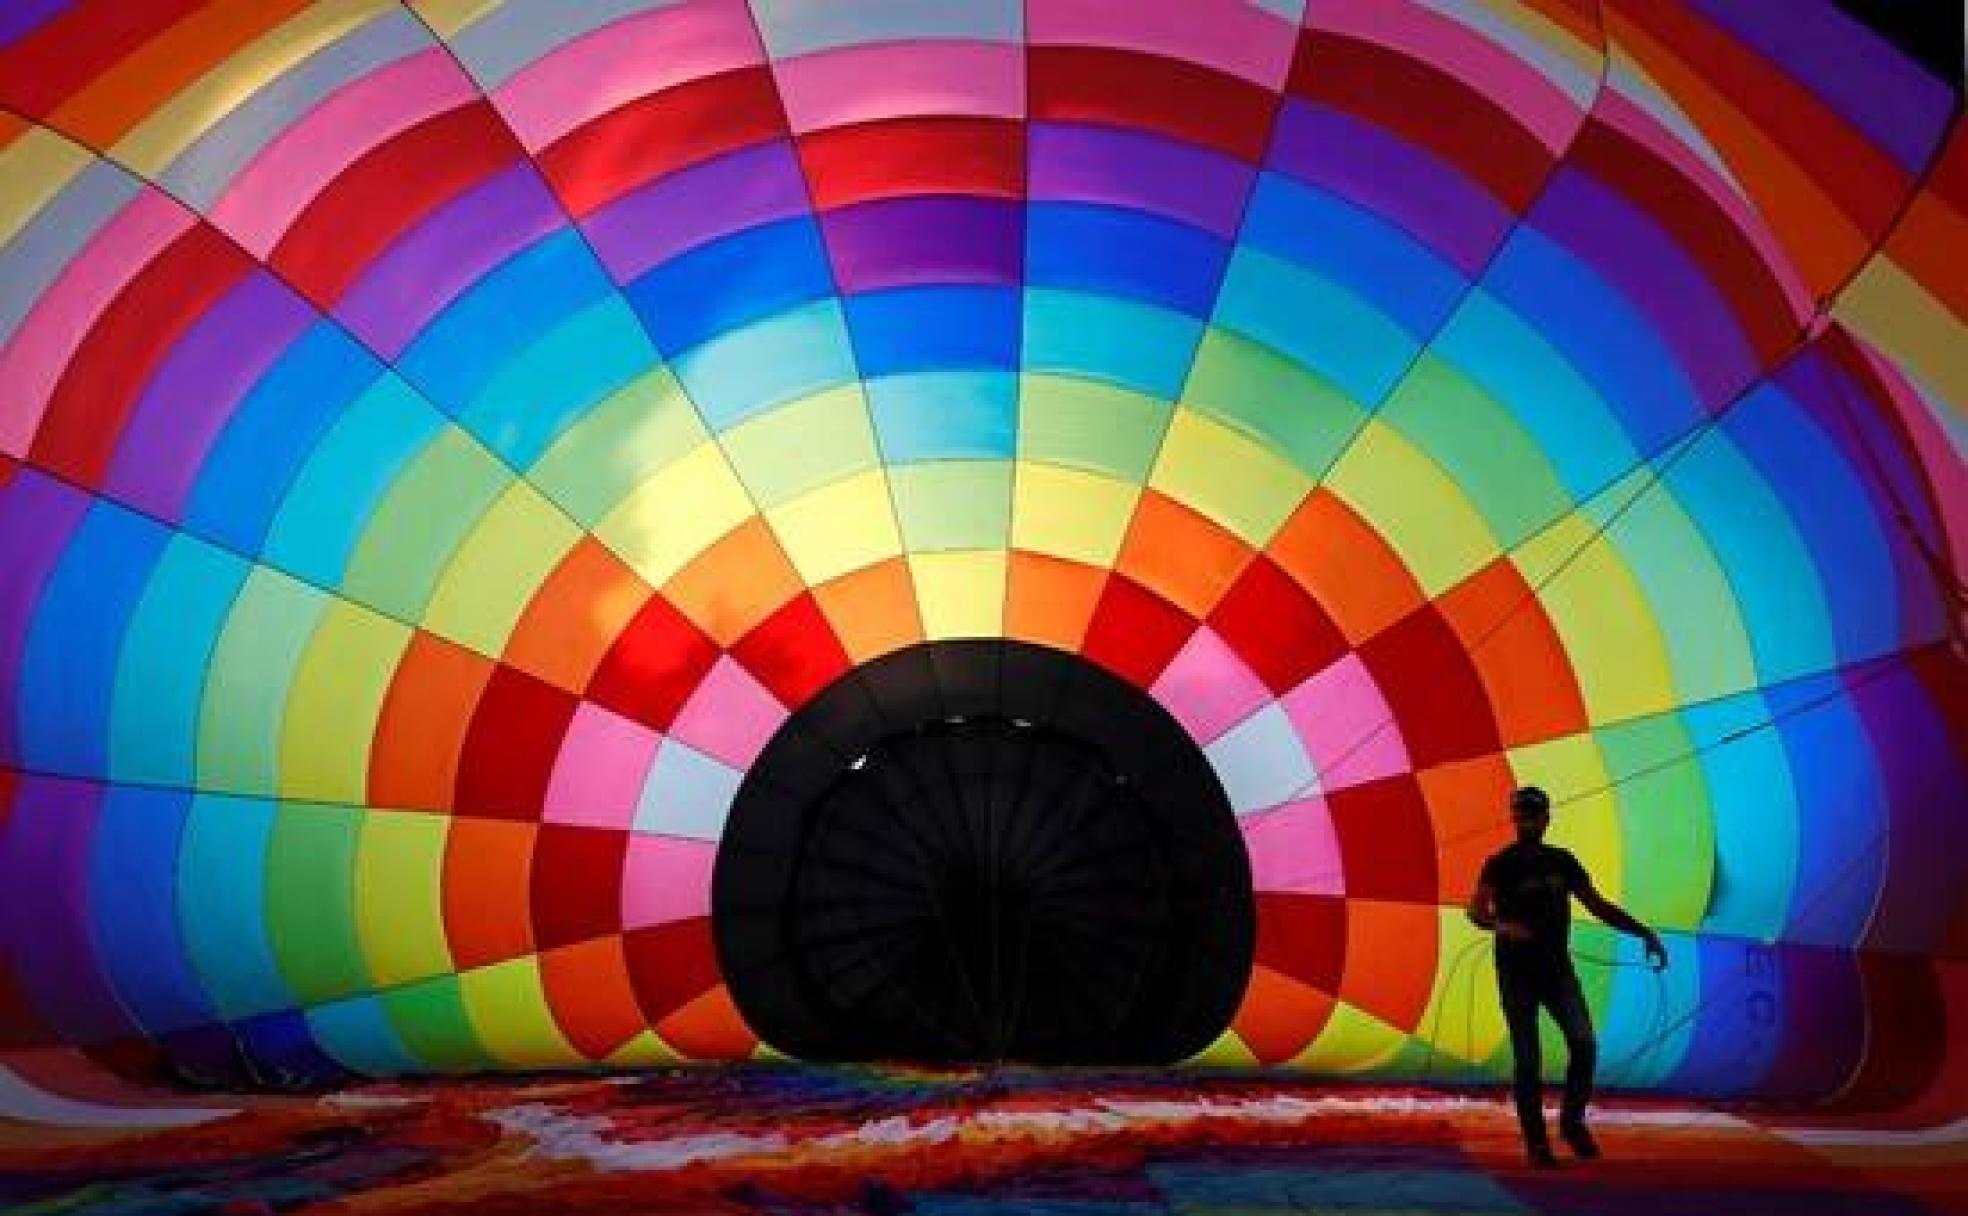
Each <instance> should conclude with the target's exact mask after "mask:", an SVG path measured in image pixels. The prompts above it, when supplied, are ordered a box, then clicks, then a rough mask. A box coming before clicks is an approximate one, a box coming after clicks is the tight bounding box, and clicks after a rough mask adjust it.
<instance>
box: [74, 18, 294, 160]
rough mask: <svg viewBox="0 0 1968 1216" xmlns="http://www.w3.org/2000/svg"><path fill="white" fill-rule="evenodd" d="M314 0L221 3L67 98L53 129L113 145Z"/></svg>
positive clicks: (172, 29) (93, 142) (175, 27)
mask: <svg viewBox="0 0 1968 1216" xmlns="http://www.w3.org/2000/svg"><path fill="white" fill-rule="evenodd" d="M307 3H308V0H217V2H216V3H212V4H209V5H206V6H205V7H203V8H201V9H198V10H197V11H195V12H193V13H192V14H190V15H189V16H187V17H186V18H185V19H184V20H182V21H179V22H178V23H176V24H175V25H173V26H171V27H170V28H169V29H166V30H165V31H164V32H162V33H160V34H158V35H157V37H155V38H152V39H151V40H150V41H148V42H146V43H144V44H143V45H142V46H141V47H138V48H137V50H136V51H134V52H133V53H131V54H130V55H128V56H127V57H125V58H124V59H122V60H121V61H119V62H118V63H117V64H116V66H114V67H112V68H110V69H109V70H107V71H105V72H104V73H103V74H102V75H100V76H98V77H96V79H95V80H93V81H91V82H90V83H89V84H88V86H87V87H85V88H84V89H82V91H81V92H79V93H77V94H75V95H74V96H73V97H70V98H69V99H68V100H66V101H64V102H63V103H62V104H61V105H60V106H59V107H58V108H56V110H55V111H54V113H53V114H51V115H49V125H51V126H55V127H60V128H62V129H64V130H68V131H73V132H74V133H75V134H76V135H77V136H78V137H80V138H81V139H82V140H83V141H84V142H86V143H88V144H91V145H93V146H95V147H98V148H107V147H109V146H110V145H111V144H114V143H115V142H116V141H117V140H119V139H121V138H123V136H125V135H127V134H129V132H130V131H131V130H132V129H134V128H135V127H136V126H137V124H138V123H140V122H142V121H143V120H144V119H146V118H148V117H150V115H151V113H152V112H153V111H155V110H157V109H159V108H161V107H162V106H164V105H165V104H166V103H167V102H169V101H170V100H171V98H173V97H175V96H176V95H177V94H178V93H180V92H182V91H183V90H184V89H186V88H187V87H189V86H190V85H191V84H192V83H193V82H194V81H196V80H197V79H198V78H199V77H201V76H203V75H205V74H206V73H207V72H209V71H211V70H212V69H213V68H215V67H217V66H218V65H219V64H220V63H222V62H224V61H225V59H226V58H227V57H228V56H230V55H232V54H233V53H234V52H236V51H238V50H239V49H240V48H241V47H243V46H245V45H246V44H247V43H249V42H252V41H254V40H255V39H257V38H259V37H260V36H261V35H262V34H264V33H266V32H267V31H268V30H271V29H273V28H274V27H275V26H277V25H279V24H281V23H282V22H284V21H286V20H287V19H288V18H289V17H291V16H293V15H294V14H295V13H298V12H300V11H301V10H302V9H304V8H306V7H307Z"/></svg>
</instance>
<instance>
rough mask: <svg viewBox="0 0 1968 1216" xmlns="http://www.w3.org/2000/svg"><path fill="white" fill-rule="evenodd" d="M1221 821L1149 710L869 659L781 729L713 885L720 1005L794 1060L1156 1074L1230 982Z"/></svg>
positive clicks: (947, 655)
mask: <svg viewBox="0 0 1968 1216" xmlns="http://www.w3.org/2000/svg"><path fill="white" fill-rule="evenodd" d="M1249 892H1250V870H1249V861H1248V859H1247V857H1246V855H1245V853H1244V849H1243V844H1242V840H1241V838H1240V836H1239V835H1238V832H1237V827H1236V820H1235V816H1234V815H1233V813H1232V811H1231V808H1230V805H1229V801H1228V799H1227V797H1226V796H1225V795H1224V792H1223V789H1222V787H1221V785H1220V784H1219V783H1218V782H1217V780H1216V776H1215V774H1214V772H1213V771H1212V770H1211V768H1210V766H1209V764H1208V762H1207V760H1206V759H1205V758H1204V757H1203V755H1202V753H1201V752H1200V751H1199V750H1198V749H1197V748H1196V746H1195V744H1194V743H1193V742H1191V741H1190V739H1189V737H1188V735H1187V734H1186V732H1184V731H1183V730H1182V728H1181V727H1180V726H1179V725H1178V724H1177V723H1176V722H1175V721H1174V720H1173V719H1171V718H1169V717H1168V715H1167V714H1166V712H1165V711H1163V710H1162V709H1161V708H1160V707H1159V706H1158V705H1156V704H1155V703H1154V702H1153V701H1152V700H1150V699H1149V698H1148V697H1147V696H1146V695H1145V694H1143V693H1141V692H1140V691H1138V690H1136V689H1135V688H1133V687H1132V686H1131V685H1128V684H1126V683H1124V682H1123V681H1121V680H1119V679H1118V678H1116V677H1114V676H1112V675H1110V674H1108V673H1107V672H1105V671H1103V670H1101V669H1099V668H1096V667H1093V666H1092V665H1090V664H1088V663H1086V662H1084V661H1082V660H1080V659H1077V658H1075V657H1073V656H1070V655H1065V654H1061V653H1059V652H1055V651H1050V650H1046V649H1043V648H1040V647H1034V646H1028V645H1024V644H1020V643H1008V642H997V641H988V642H986V641H980V642H948V643H932V644H929V645H925V646H919V647H915V648H913V649H911V650H909V651H904V652H901V653H900V654H897V655H891V656H888V657H886V658H884V659H881V660H877V661H876V662H875V663H873V664H869V665H867V666H865V667H863V668H861V669H859V670H857V671H856V672H854V673H852V674H851V675H849V676H847V677H845V678H843V679H842V680H841V681H839V682H838V683H836V684H835V685H834V686H832V687H830V688H828V689H826V690H824V691H823V692H822V693H820V694H819V695H818V696H817V697H815V698H814V699H813V701H811V702H809V703H808V704H807V706H805V707H804V708H803V709H801V710H800V711H799V712H798V713H796V714H794V715H793V717H792V718H791V719H789V720H788V722H787V723H786V725H785V726H784V727H782V729H781V731H780V733H779V735H778V736H777V737H775V739H774V740H773V742H772V743H771V745H769V746H768V747H767V749H766V751H765V753H764V754H763V755H762V756H761V757H760V761H759V763H758V764H756V765H755V766H754V767H753V770H752V773H751V776H750V777H749V778H748V779H747V781H746V784H745V786H744V788H743V789H741V790H740V791H739V794H738V798H737V800H736V802H735V803H734V806H733V809H732V816H731V821H730V824H729V825H728V826H727V829H726V834H725V837H724V843H723V845H722V846H721V847H720V850H719V854H718V862H717V871H716V876H715V880H714V884H713V915H714V926H715V932H716V938H717V945H718V952H719V957H720V963H721V965H722V968H723V971H724V975H725V978H726V981H727V983H728V984H729V985H730V988H731V993H732V997H733V999H734V1000H735V1001H736V1002H737V1004H738V1007H739V1009H740V1010H741V1012H743V1014H744V1015H745V1017H746V1019H747V1021H748V1022H749V1023H750V1024H751V1026H752V1028H753V1029H754V1030H755V1031H756V1032H757V1033H758V1034H759V1035H760V1037H761V1038H763V1039H764V1040H765V1041H766V1042H768V1043H770V1044H771V1045H772V1046H773V1047H775V1048H777V1049H778V1050H780V1051H783V1052H786V1053H787V1054H790V1055H794V1056H799V1057H802V1058H807V1059H826V1060H898V1059H899V1060H915V1061H922V1062H931V1063H981V1062H997V1061H1019V1062H1026V1063H1035V1064H1061V1065H1065V1064H1124V1063H1125V1064H1166V1063H1173V1062H1175V1061H1177V1060H1180V1059H1183V1058H1185V1057H1187V1056H1190V1055H1193V1054H1194V1053H1196V1052H1197V1051H1200V1050H1201V1049H1202V1048H1204V1047H1206V1046H1207V1045H1208V1044H1209V1043H1210V1042H1211V1041H1212V1040H1213V1039H1215V1038H1216V1037H1217V1035H1219V1034H1220V1033H1221V1032H1222V1030H1223V1028H1224V1027H1225V1026H1226V1025H1227V1024H1228V1023H1229V1019H1230V1016H1231V1014H1232V1013H1233V1012H1234V1009H1235V1007H1236V1004H1237V1001H1238V999H1239V998H1240V997H1241V996H1242V994H1243V990H1244V986H1245V983H1246V980H1247V979H1248V975H1249V970H1250V961H1251V953H1252V948H1253V940H1254V934H1255V913H1254V910H1253V908H1252V904H1251V898H1250V894H1249Z"/></svg>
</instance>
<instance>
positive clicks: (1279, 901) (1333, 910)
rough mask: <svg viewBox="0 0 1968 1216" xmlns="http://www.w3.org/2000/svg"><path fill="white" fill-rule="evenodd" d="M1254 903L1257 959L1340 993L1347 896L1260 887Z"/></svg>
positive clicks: (1266, 964)
mask: <svg viewBox="0 0 1968 1216" xmlns="http://www.w3.org/2000/svg"><path fill="white" fill-rule="evenodd" d="M1256 902H1257V957H1256V961H1257V962H1258V963H1259V964H1260V965H1261V966H1265V967H1269V968H1271V969H1272V970H1273V971H1277V972H1280V973H1282V974H1284V975H1289V976H1291V977H1292V978H1293V979H1296V980H1300V981H1302V982H1304V983H1307V984H1310V985H1311V986H1312V987H1314V988H1317V989H1318V990H1319V991H1321V992H1337V991H1338V990H1339V977H1340V973H1341V972H1343V971H1344V970H1345V969H1346V901H1345V900H1343V899H1340V898H1338V897H1336V896H1332V895H1301V894H1292V893H1287V892H1281V891H1259V892H1258V893H1257V896H1256Z"/></svg>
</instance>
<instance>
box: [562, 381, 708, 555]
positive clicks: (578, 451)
mask: <svg viewBox="0 0 1968 1216" xmlns="http://www.w3.org/2000/svg"><path fill="white" fill-rule="evenodd" d="M709 437H710V431H709V430H707V429H706V428H705V426H704V420H703V418H702V417H700V416H699V415H698V413H697V407H696V406H694V405H692V404H691V402H690V398H689V397H688V396H687V395H686V394H685V393H684V391H683V386H682V385H680V384H678V383H677V379H676V377H675V376H674V375H672V374H670V371H669V369H667V368H657V369H655V370H653V371H650V372H645V373H644V374H643V375H641V376H638V377H637V378H636V379H635V380H633V381H631V382H630V383H629V384H627V385H624V386H623V387H622V388H620V389H617V390H616V391H615V392H614V393H613V394H612V395H611V396H609V397H608V399H607V400H605V401H603V402H601V403H600V404H599V405H596V406H595V407H594V408H593V409H591V410H588V411H587V412H586V413H585V414H583V415H581V419H580V421H578V422H576V423H575V424H574V425H572V426H570V427H568V428H567V430H566V431H564V432H562V433H561V435H560V436H559V437H558V438H557V439H555V440H554V442H553V446H551V447H549V448H548V449H547V450H546V451H545V452H544V453H542V454H541V456H540V458H539V459H538V460H536V461H534V462H533V466H532V468H530V469H528V470H527V471H526V479H527V480H528V481H530V482H532V483H533V484H534V485H536V486H538V487H540V489H541V490H542V491H543V492H544V493H545V494H546V495H547V497H549V498H551V499H553V500H554V501H555V502H556V503H559V504H560V505H561V507H563V508H564V509H565V510H566V511H567V512H568V513H569V514H570V515H572V516H573V517H574V518H575V519H578V520H580V521H581V522H582V523H583V524H587V525H590V526H592V525H593V524H595V523H596V522H597V521H599V520H600V519H601V518H602V516H604V515H606V514H608V512H609V511H611V510H613V509H614V508H615V507H616V506H617V505H619V504H620V503H621V501H622V500H623V499H624V498H627V497H628V496H629V495H630V494H633V493H634V492H635V489H636V487H637V486H640V485H642V484H643V483H644V482H646V481H648V480H649V478H650V477H652V476H654V475H655V474H656V473H657V472H659V471H660V470H662V469H664V468H666V467H668V466H669V465H670V464H671V463H673V462H675V461H677V460H680V459H682V458H683V457H685V456H687V455H689V454H690V453H691V452H693V451H695V450H696V449H697V448H698V446H699V445H701V444H702V443H703V442H704V440H706V439H708V438H709Z"/></svg>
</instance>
